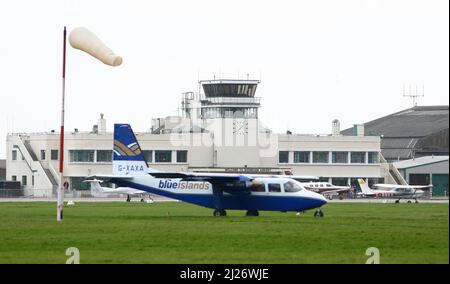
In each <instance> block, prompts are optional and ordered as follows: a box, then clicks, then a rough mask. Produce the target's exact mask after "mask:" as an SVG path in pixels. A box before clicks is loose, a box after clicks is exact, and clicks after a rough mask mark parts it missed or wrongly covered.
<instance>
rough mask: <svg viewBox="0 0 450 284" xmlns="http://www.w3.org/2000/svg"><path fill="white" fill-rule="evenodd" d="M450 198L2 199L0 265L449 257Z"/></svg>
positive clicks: (407, 260) (443, 260) (410, 260)
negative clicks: (287, 206) (232, 201)
mask: <svg viewBox="0 0 450 284" xmlns="http://www.w3.org/2000/svg"><path fill="white" fill-rule="evenodd" d="M448 210H449V208H448V204H328V205H326V206H325V207H324V212H325V218H323V219H316V218H313V216H312V215H313V212H312V211H310V212H307V213H306V214H305V215H302V216H301V217H297V216H295V213H292V212H291V213H281V212H260V213H261V216H259V217H244V216H243V215H244V212H243V211H228V215H229V216H228V217H221V218H217V217H212V210H210V209H206V208H202V207H197V206H194V205H189V204H185V203H175V202H169V203H167V202H166V203H154V204H141V203H137V202H136V203H77V204H76V205H75V206H73V207H66V208H65V210H64V221H63V223H61V224H58V223H57V222H56V220H55V219H56V218H55V215H56V206H55V204H54V203H39V202H34V203H0V263H65V261H66V259H67V258H68V256H66V255H65V251H66V249H67V248H68V247H77V248H78V249H79V250H80V261H81V263H365V261H366V259H367V256H366V255H365V251H366V249H367V248H368V247H377V248H378V249H379V250H380V260H381V263H448V262H449V250H448V243H449V235H448V215H449V211H448Z"/></svg>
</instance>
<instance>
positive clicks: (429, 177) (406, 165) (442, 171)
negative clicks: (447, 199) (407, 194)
mask: <svg viewBox="0 0 450 284" xmlns="http://www.w3.org/2000/svg"><path fill="white" fill-rule="evenodd" d="M394 165H395V167H396V168H397V169H398V171H399V172H400V173H401V174H402V176H403V177H404V178H405V179H406V181H407V182H408V183H409V184H414V185H428V184H433V193H432V194H433V196H448V181H449V180H448V178H449V177H448V166H449V164H448V156H425V157H420V158H415V159H409V160H404V161H399V162H395V163H394Z"/></svg>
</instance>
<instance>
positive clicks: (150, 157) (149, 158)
mask: <svg viewBox="0 0 450 284" xmlns="http://www.w3.org/2000/svg"><path fill="white" fill-rule="evenodd" d="M142 155H144V159H145V161H146V162H147V163H152V162H153V151H152V150H143V151H142Z"/></svg>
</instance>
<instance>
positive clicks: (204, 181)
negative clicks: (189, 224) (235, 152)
mask: <svg viewBox="0 0 450 284" xmlns="http://www.w3.org/2000/svg"><path fill="white" fill-rule="evenodd" d="M113 152H114V154H113V174H112V175H98V174H97V175H94V176H91V177H88V179H93V178H96V177H98V178H101V179H103V180H108V181H110V182H112V183H114V184H116V185H118V186H119V187H128V188H134V189H137V190H141V191H145V192H148V193H152V194H157V195H162V196H166V197H169V198H172V199H177V200H180V201H184V202H188V203H192V204H195V205H199V206H204V207H207V208H212V209H214V213H213V215H214V216H226V210H228V209H229V210H246V211H247V214H246V215H247V216H258V215H259V211H260V210H267V211H282V212H286V211H296V212H302V211H305V210H309V209H314V208H318V210H317V211H316V212H315V214H314V216H316V217H323V212H322V210H321V209H320V207H321V206H322V205H324V204H326V203H327V200H326V199H325V198H324V197H323V196H322V195H320V194H318V193H315V192H312V191H309V190H306V189H305V188H304V187H303V186H302V185H301V184H300V183H299V182H298V181H296V180H294V179H291V178H287V177H252V176H248V175H243V174H222V173H189V172H185V173H184V172H179V173H170V172H158V171H155V170H152V169H150V168H148V167H147V163H146V161H145V158H144V156H143V155H142V150H141V147H140V146H139V143H138V141H137V139H136V136H135V135H134V132H133V130H132V129H131V126H130V125H128V124H115V125H114V150H113Z"/></svg>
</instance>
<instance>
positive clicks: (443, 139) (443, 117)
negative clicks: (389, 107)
mask: <svg viewBox="0 0 450 284" xmlns="http://www.w3.org/2000/svg"><path fill="white" fill-rule="evenodd" d="M448 125H449V115H448V106H415V107H412V108H408V109H405V110H402V111H399V112H396V113H393V114H390V115H387V116H384V117H381V118H378V119H375V120H372V121H369V122H366V123H364V129H365V134H366V135H369V136H372V135H374V136H379V137H381V153H382V154H383V156H384V158H385V159H386V160H387V161H389V162H395V161H399V160H407V159H412V158H415V157H416V158H417V157H422V156H431V155H434V156H439V155H446V156H448V148H449V146H448V137H449V132H448ZM352 131H353V129H351V128H349V129H346V130H344V131H342V134H343V135H352Z"/></svg>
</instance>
